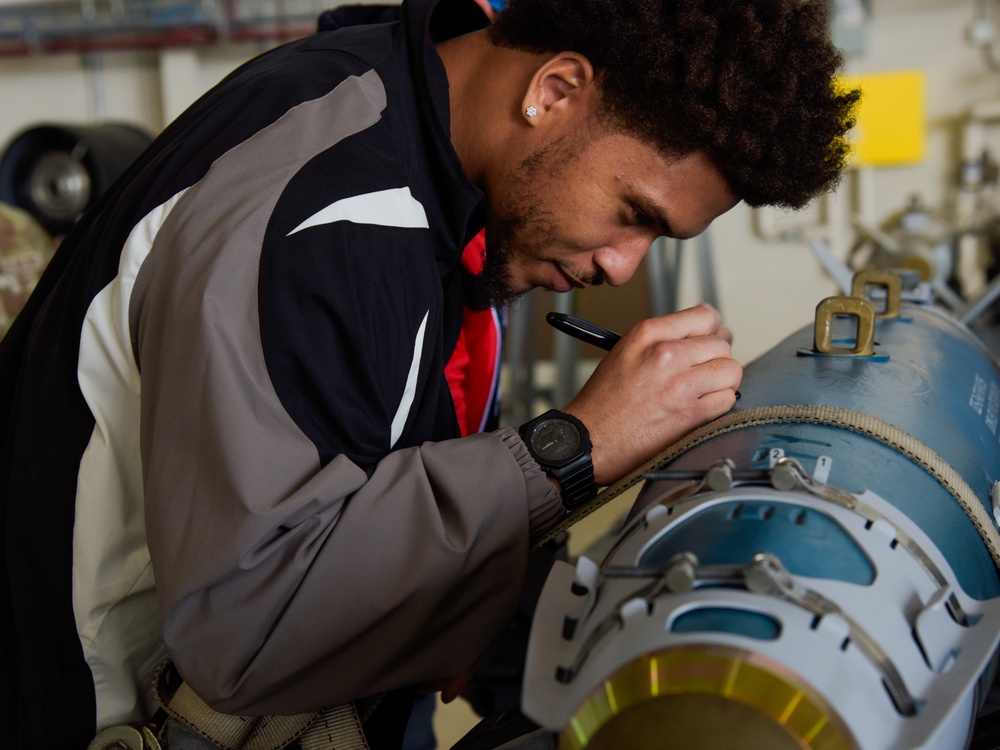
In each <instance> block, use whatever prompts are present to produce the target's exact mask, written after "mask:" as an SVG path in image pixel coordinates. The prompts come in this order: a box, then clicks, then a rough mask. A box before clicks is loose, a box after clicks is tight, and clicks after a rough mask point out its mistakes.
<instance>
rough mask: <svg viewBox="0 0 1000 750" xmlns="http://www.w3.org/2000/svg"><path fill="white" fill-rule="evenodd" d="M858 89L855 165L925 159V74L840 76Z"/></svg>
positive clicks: (892, 164)
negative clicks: (859, 93)
mask: <svg viewBox="0 0 1000 750" xmlns="http://www.w3.org/2000/svg"><path fill="white" fill-rule="evenodd" d="M841 80H842V82H843V84H844V85H845V87H847V88H858V89H861V103H860V104H859V106H858V109H857V113H856V114H857V125H856V126H855V128H854V130H853V131H852V133H851V136H850V138H851V144H852V146H853V148H854V157H855V159H856V160H857V162H858V166H867V167H881V166H901V165H905V164H916V163H918V162H921V161H923V159H924V145H925V144H924V141H925V138H926V116H925V113H924V74H923V73H922V72H921V71H918V70H906V71H898V72H892V73H866V74H862V75H857V76H843V77H842V79H841Z"/></svg>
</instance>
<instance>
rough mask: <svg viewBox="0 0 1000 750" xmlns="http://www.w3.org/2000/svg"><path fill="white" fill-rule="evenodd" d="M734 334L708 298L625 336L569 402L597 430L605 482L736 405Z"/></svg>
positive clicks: (597, 462)
mask: <svg viewBox="0 0 1000 750" xmlns="http://www.w3.org/2000/svg"><path fill="white" fill-rule="evenodd" d="M731 342H732V334H731V332H730V331H729V329H728V328H726V327H725V326H724V325H722V322H721V318H720V316H719V313H718V311H717V310H716V309H715V308H713V307H711V306H710V305H707V304H701V305H697V306H695V307H691V308H688V309H686V310H681V311H679V312H676V313H672V314H670V315H664V316H662V317H658V318H650V319H648V320H644V321H642V322H640V323H638V324H636V325H635V326H633V327H632V328H631V329H629V330H628V331H627V332H626V333H625V334H624V335H623V336H622V338H621V340H620V341H619V342H618V343H617V344H615V346H614V348H613V349H612V350H611V351H610V352H609V353H608V354H607V355H606V356H605V357H604V359H603V360H601V362H600V364H599V365H598V366H597V369H596V370H595V371H594V374H593V375H592V376H591V377H590V379H589V380H588V381H587V382H586V384H585V385H584V386H583V388H582V389H581V390H580V392H579V394H577V396H576V397H575V398H574V399H573V400H572V401H571V402H570V403H569V404H568V405H567V406H566V407H565V409H564V411H566V412H568V413H570V414H572V415H574V416H575V417H577V418H578V419H580V420H581V421H582V422H583V423H584V424H585V425H586V426H587V429H588V430H589V431H590V437H591V440H592V442H593V451H592V453H591V455H592V457H593V460H594V477H595V479H596V481H597V484H598V485H599V486H606V485H608V484H611V483H612V482H614V481H616V480H618V479H620V478H621V477H623V476H625V475H626V474H627V473H628V472H630V471H632V470H633V469H635V468H637V467H639V466H640V465H642V464H643V463H644V462H646V461H648V460H649V459H651V458H652V457H653V456H655V455H656V454H657V453H659V452H660V451H662V450H663V449H664V448H666V447H667V446H668V445H670V444H671V443H673V442H675V441H676V440H678V439H680V438H681V437H683V436H684V435H685V434H687V433H688V432H690V431H691V430H693V429H695V428H696V427H699V426H700V425H702V424H705V423H706V422H709V421H711V420H712V419H715V418H716V417H719V416H721V415H722V414H725V413H726V412H727V411H729V410H730V409H731V408H732V407H733V404H734V403H735V402H736V390H737V389H738V388H739V385H740V380H741V379H742V377H743V368H742V367H740V365H739V363H738V362H737V361H736V360H734V359H733V357H732V351H731V349H730V343H731Z"/></svg>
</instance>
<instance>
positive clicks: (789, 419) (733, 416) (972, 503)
mask: <svg viewBox="0 0 1000 750" xmlns="http://www.w3.org/2000/svg"><path fill="white" fill-rule="evenodd" d="M780 423H811V424H824V425H829V426H831V427H839V428H842V429H846V430H850V431H852V432H856V433H858V434H860V435H865V436H867V437H870V438H873V439H875V440H878V441H879V442H881V443H883V444H884V445H886V446H888V447H890V448H892V449H893V450H895V451H897V452H898V453H901V454H903V455H904V456H906V457H907V458H909V459H910V460H912V461H913V462H914V463H916V464H917V465H919V466H920V467H921V468H923V469H924V470H925V471H926V472H927V473H928V474H930V475H931V476H932V477H934V478H935V479H936V480H937V481H938V482H939V483H940V484H941V485H942V486H943V487H944V488H945V489H946V490H948V492H949V493H951V495H952V497H954V498H955V500H957V501H958V504H959V505H960V506H961V507H962V510H964V511H965V513H966V515H968V516H969V518H970V519H971V521H972V523H973V525H975V527H976V530H977V531H979V535H980V536H981V537H982V539H983V542H984V543H985V544H986V547H987V549H988V550H989V552H990V556H991V557H992V558H993V562H994V564H995V565H996V566H997V568H998V569H1000V533H998V532H997V528H996V526H995V525H994V523H993V519H992V518H990V516H989V514H988V513H987V512H986V509H985V508H984V507H983V505H982V503H981V502H980V501H979V498H978V497H977V496H976V493H975V492H973V490H972V488H971V487H969V485H968V483H967V482H966V481H965V480H964V479H963V478H962V476H961V475H960V474H959V473H958V472H957V471H955V469H954V468H952V466H951V465H950V464H949V463H948V462H947V461H945V460H944V459H943V458H941V456H939V455H938V454H937V453H935V452H934V451H933V450H931V449H930V448H928V447H927V446H926V445H924V444H923V443H921V442H920V441H919V440H917V439H916V438H914V437H913V436H912V435H910V434H909V433H907V432H904V431H903V430H901V429H899V428H898V427H896V426H895V425H892V424H890V423H889V422H886V421H885V420H883V419H879V418H878V417H873V416H871V415H869V414H863V413H861V412H856V411H849V410H847V409H838V408H836V407H833V406H812V405H800V406H766V407H759V408H756V409H747V410H746V411H739V412H732V413H730V414H726V415H725V416H722V417H719V419H716V420H715V421H713V422H709V423H708V424H706V425H703V426H702V427H699V428H698V429H697V430H694V431H693V432H691V433H689V434H688V435H687V436H686V437H684V438H682V439H681V440H679V441H678V442H676V443H674V444H673V445H671V446H669V447H668V448H666V449H665V450H663V451H662V452H661V453H659V454H658V455H656V456H655V457H653V458H652V459H651V460H649V461H647V462H646V463H645V464H643V465H642V466H640V467H639V468H638V469H636V470H635V471H633V472H632V473H631V474H629V475H627V476H625V477H623V478H622V479H620V480H618V481H617V482H615V483H614V484H611V485H609V486H607V487H605V488H604V489H603V490H601V492H600V493H598V495H597V497H596V498H594V500H593V501H592V502H590V503H588V504H587V505H585V506H583V507H582V508H579V509H577V510H576V511H574V512H572V513H570V514H567V516H566V518H565V519H563V521H562V522H561V523H560V524H559V525H558V526H557V527H556V528H554V529H552V530H551V531H549V532H548V533H547V534H546V535H545V536H544V537H542V539H541V540H539V541H538V542H537V543H536V547H538V546H541V545H542V544H544V543H545V542H547V541H549V540H550V539H553V538H554V537H556V536H557V535H559V534H560V533H562V532H563V531H565V530H566V529H568V528H569V527H570V526H572V525H573V524H575V523H577V522H578V521H580V520H581V519H582V518H585V517H586V516H589V515H590V514H591V513H593V512H594V511H595V510H597V509H598V508H600V507H602V506H603V505H605V504H606V503H608V502H609V501H611V500H613V499H614V498H616V497H618V496H619V495H621V494H622V493H623V492H625V491H626V490H628V489H629V488H630V487H632V486H634V485H635V484H637V483H638V482H639V481H640V480H641V479H642V478H643V476H645V475H646V474H647V473H648V472H650V471H653V470H655V469H657V468H659V467H660V466H663V465H664V464H666V463H669V462H670V461H672V460H674V459H675V458H677V457H678V456H680V455H681V454H683V453H685V452H687V451H689V450H691V449H692V448H694V447H695V446H698V445H701V444H702V443H704V442H706V441H708V440H711V439H712V438H714V437H716V436H717V435H723V434H725V433H727V432H733V431H735V430H739V429H742V428H744V427H753V426H756V425H764V424H780Z"/></svg>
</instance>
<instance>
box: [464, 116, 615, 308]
mask: <svg viewBox="0 0 1000 750" xmlns="http://www.w3.org/2000/svg"><path fill="white" fill-rule="evenodd" d="M587 143H589V140H588V139H584V138H582V137H581V136H577V137H576V138H575V140H573V141H571V140H570V139H569V138H568V137H565V136H563V137H561V138H558V139H557V140H555V141H554V142H552V143H550V144H548V145H546V146H545V147H543V148H541V149H539V150H538V151H536V152H534V153H533V154H531V155H530V156H528V157H527V158H526V159H525V160H524V161H522V162H521V163H520V164H518V165H517V166H516V167H514V168H513V169H512V170H511V172H510V173H509V175H508V179H507V181H506V184H508V185H519V186H522V187H521V188H520V189H519V190H518V191H517V198H516V199H515V200H513V201H511V203H510V205H509V206H508V207H507V208H506V210H504V209H500V210H501V211H502V213H501V214H500V215H498V216H493V217H491V218H490V220H489V221H487V224H486V260H485V262H484V264H483V270H482V272H481V273H480V274H479V275H478V276H477V277H476V280H475V283H474V289H473V300H474V301H475V303H476V304H477V305H478V306H481V307H483V308H486V307H498V308H500V307H505V306H507V305H510V304H512V303H513V302H514V301H516V300H517V299H519V298H520V297H522V296H523V295H525V294H527V293H528V292H529V291H530V290H529V289H517V288H515V286H514V283H513V278H514V276H513V267H514V265H515V264H517V263H522V264H523V263H529V262H539V261H542V262H549V263H553V264H555V265H559V266H565V265H567V263H566V262H565V261H563V262H560V261H558V260H557V259H556V258H551V257H549V253H550V251H551V248H553V247H555V245H556V238H557V236H558V232H557V229H556V220H555V216H554V215H553V214H552V213H551V211H550V210H549V209H548V207H547V204H546V202H545V200H544V199H543V196H544V195H548V194H550V192H551V191H552V190H559V189H563V188H562V186H561V185H560V182H559V180H560V178H561V176H562V174H563V170H564V169H565V167H566V166H567V165H568V164H570V163H572V162H573V161H574V160H575V159H577V158H579V154H580V151H581V148H582V147H583V146H585V145H586V144H587ZM540 176H541V177H540ZM547 190H548V191H549V192H547ZM577 278H579V279H580V280H581V281H588V282H592V283H596V284H600V283H601V274H600V273H598V274H597V275H596V276H594V275H592V274H591V275H590V277H589V278H588V277H587V275H585V274H584V273H583V272H577Z"/></svg>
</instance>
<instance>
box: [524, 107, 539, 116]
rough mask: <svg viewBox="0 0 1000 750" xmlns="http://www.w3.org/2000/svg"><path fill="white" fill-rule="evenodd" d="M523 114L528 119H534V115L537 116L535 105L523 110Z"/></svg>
mask: <svg viewBox="0 0 1000 750" xmlns="http://www.w3.org/2000/svg"><path fill="white" fill-rule="evenodd" d="M524 114H526V115H527V116H528V117H534V116H535V115H537V114H538V110H537V109H536V108H535V105H531V106H530V107H528V108H527V109H526V110H524Z"/></svg>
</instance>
